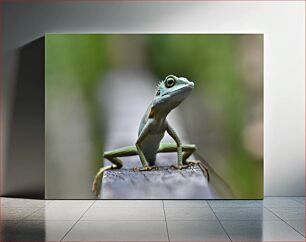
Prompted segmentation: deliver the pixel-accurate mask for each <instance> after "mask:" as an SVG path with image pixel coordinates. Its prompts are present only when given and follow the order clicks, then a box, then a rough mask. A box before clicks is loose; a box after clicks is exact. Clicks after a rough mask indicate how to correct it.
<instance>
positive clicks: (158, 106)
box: [92, 75, 209, 195]
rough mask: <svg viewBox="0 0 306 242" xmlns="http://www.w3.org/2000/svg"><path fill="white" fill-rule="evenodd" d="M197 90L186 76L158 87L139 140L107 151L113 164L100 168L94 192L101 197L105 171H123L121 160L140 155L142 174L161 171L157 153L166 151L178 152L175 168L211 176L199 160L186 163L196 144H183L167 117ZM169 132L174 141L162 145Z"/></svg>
mask: <svg viewBox="0 0 306 242" xmlns="http://www.w3.org/2000/svg"><path fill="white" fill-rule="evenodd" d="M193 88H194V83H193V82H191V81H189V80H188V79H187V78H184V77H176V76H174V75H169V76H167V77H166V78H165V79H164V80H163V81H161V82H160V83H159V84H158V85H157V91H156V94H155V97H154V100H153V101H152V102H151V104H150V105H149V107H148V109H147V111H146V113H145V115H144V116H143V118H142V120H141V122H140V125H139V131H138V139H137V141H136V144H135V145H133V146H126V147H123V148H119V149H115V150H112V151H107V152H104V154H103V157H104V158H105V159H107V160H109V161H110V162H111V163H112V165H109V166H105V167H102V168H100V170H99V171H98V173H97V174H96V176H95V178H94V181H93V184H92V191H93V192H95V193H96V194H97V195H99V192H100V189H99V187H98V185H99V183H100V178H101V176H102V175H103V173H104V172H105V171H106V170H111V169H120V168H121V167H122V166H123V163H122V161H121V160H120V159H119V157H126V156H133V155H139V158H140V161H141V163H142V166H143V167H142V168H140V169H139V170H140V171H150V170H152V169H158V167H157V166H155V160H156V154H157V153H163V152H177V157H178V160H177V164H176V165H173V166H172V167H173V168H176V169H184V168H188V167H189V166H192V165H195V164H198V165H199V167H200V168H201V170H202V171H203V172H204V174H207V178H208V180H209V173H208V169H207V168H206V166H205V165H204V164H203V163H202V162H200V161H187V158H188V157H189V156H190V155H191V154H192V153H193V152H195V151H196V146H195V145H194V144H182V142H181V140H180V138H179V136H178V135H177V133H176V132H175V130H174V129H173V128H172V127H171V125H170V124H169V123H168V122H167V119H166V118H167V115H168V114H169V112H170V111H171V110H173V109H174V108H176V107H177V106H178V105H179V104H180V103H181V102H182V101H183V100H184V99H185V98H186V97H187V96H188V95H189V93H190V92H191V90H192V89H193ZM166 132H167V133H168V134H169V135H170V136H171V137H172V138H173V139H174V141H175V144H174V143H161V140H162V138H163V137H164V135H165V133H166Z"/></svg>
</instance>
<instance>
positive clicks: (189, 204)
mask: <svg viewBox="0 0 306 242" xmlns="http://www.w3.org/2000/svg"><path fill="white" fill-rule="evenodd" d="M164 206H165V207H167V208H171V207H181V208H203V207H206V208H208V207H209V206H208V204H207V202H206V201H205V200H164Z"/></svg>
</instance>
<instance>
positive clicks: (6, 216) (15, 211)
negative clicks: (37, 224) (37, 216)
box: [1, 207, 40, 220]
mask: <svg viewBox="0 0 306 242" xmlns="http://www.w3.org/2000/svg"><path fill="white" fill-rule="evenodd" d="M38 209H40V208H32V207H29V208H14V207H10V208H8V207H5V208H1V220H21V219H24V218H25V217H27V216H29V215H30V214H32V213H34V212H35V211H37V210H38Z"/></svg>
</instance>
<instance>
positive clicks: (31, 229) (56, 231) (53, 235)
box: [5, 220, 74, 241]
mask: <svg viewBox="0 0 306 242" xmlns="http://www.w3.org/2000/svg"><path fill="white" fill-rule="evenodd" d="M73 223H74V221H44V220H25V221H22V222H21V223H19V224H18V225H17V226H15V227H14V228H13V229H11V232H10V233H9V234H6V237H5V238H6V240H18V241H20V240H37V241H42V240H47V241H60V240H61V238H62V237H63V236H64V235H65V234H66V233H67V232H68V231H69V229H70V228H71V227H72V225H73Z"/></svg>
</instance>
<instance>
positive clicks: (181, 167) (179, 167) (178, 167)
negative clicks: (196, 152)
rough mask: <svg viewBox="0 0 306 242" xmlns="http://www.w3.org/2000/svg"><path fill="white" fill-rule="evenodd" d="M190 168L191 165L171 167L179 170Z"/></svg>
mask: <svg viewBox="0 0 306 242" xmlns="http://www.w3.org/2000/svg"><path fill="white" fill-rule="evenodd" d="M188 167H190V165H172V166H171V168H174V169H179V170H182V169H186V168H188Z"/></svg>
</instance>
